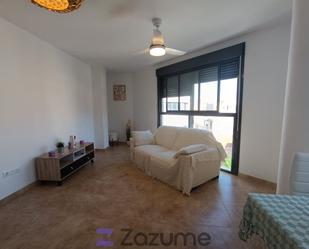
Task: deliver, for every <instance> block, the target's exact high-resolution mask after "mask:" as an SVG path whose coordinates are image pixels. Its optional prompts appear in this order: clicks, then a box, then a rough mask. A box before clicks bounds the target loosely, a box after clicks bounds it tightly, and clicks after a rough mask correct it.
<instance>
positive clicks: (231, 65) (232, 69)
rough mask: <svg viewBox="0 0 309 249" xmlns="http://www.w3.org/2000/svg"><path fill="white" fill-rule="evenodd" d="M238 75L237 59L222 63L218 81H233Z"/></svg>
mask: <svg viewBox="0 0 309 249" xmlns="http://www.w3.org/2000/svg"><path fill="white" fill-rule="evenodd" d="M238 75H239V58H237V59H234V60H231V61H228V62H223V63H222V64H221V67H220V79H221V80H226V79H233V78H237V77H238Z"/></svg>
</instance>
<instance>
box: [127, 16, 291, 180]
mask: <svg viewBox="0 0 309 249" xmlns="http://www.w3.org/2000/svg"><path fill="white" fill-rule="evenodd" d="M289 38H290V21H289V20H285V21H283V22H281V23H280V24H278V23H277V24H275V25H273V26H270V27H267V28H265V29H263V30H259V31H256V32H254V33H250V34H247V35H244V36H241V37H238V38H235V39H233V40H230V41H227V42H223V43H220V44H216V45H214V46H212V47H209V48H206V49H203V50H200V51H197V52H194V53H190V54H187V55H185V56H183V57H179V58H177V59H174V60H172V61H168V62H165V63H161V64H159V65H157V68H159V67H162V66H166V65H169V64H173V63H176V62H178V61H181V60H185V59H188V58H192V57H195V56H198V55H201V54H206V53H209V52H212V51H215V50H218V49H221V48H224V47H227V46H231V45H234V44H238V43H240V42H246V57H245V73H244V74H245V75H244V77H245V80H244V94H243V113H242V114H243V117H242V134H241V136H242V137H241V151H240V165H239V170H240V172H241V173H244V174H247V175H252V176H255V177H258V178H262V179H265V180H268V181H272V182H276V178H277V168H278V167H277V166H278V157H279V145H280V140H281V128H282V115H283V104H284V92H285V81H286V72H287V61H288V51H289ZM133 79H134V84H133V89H134V123H135V127H136V128H137V129H155V127H156V125H157V119H156V117H157V116H156V115H157V111H156V106H157V94H156V86H157V82H156V77H155V68H154V67H149V68H146V69H143V70H141V71H138V72H136V73H135V74H134V76H133Z"/></svg>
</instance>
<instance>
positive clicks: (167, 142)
mask: <svg viewBox="0 0 309 249" xmlns="http://www.w3.org/2000/svg"><path fill="white" fill-rule="evenodd" d="M180 129H181V128H178V127H170V126H161V127H159V128H158V129H157V131H156V133H155V143H156V144H157V145H161V146H163V147H165V148H167V149H171V148H172V146H173V144H174V142H175V139H176V137H177V136H178V132H179V130H180Z"/></svg>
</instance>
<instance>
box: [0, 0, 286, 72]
mask: <svg viewBox="0 0 309 249" xmlns="http://www.w3.org/2000/svg"><path fill="white" fill-rule="evenodd" d="M290 10H291V0H190V1H189V0H85V1H84V4H83V5H82V7H81V8H80V9H79V10H77V11H75V12H72V13H70V14H57V13H53V12H49V11H46V10H44V9H41V8H38V7H36V6H34V5H33V4H31V3H30V0H1V2H0V16H2V17H4V18H5V19H7V20H9V21H10V22H12V23H14V24H16V25H17V26H19V27H21V28H23V29H25V30H27V31H29V32H31V33H33V34H35V35H36V36H38V37H40V38H41V39H43V40H46V41H48V42H49V43H51V44H53V45H54V46H56V47H58V48H60V49H62V50H64V51H66V52H68V53H69V54H72V55H74V56H77V57H79V58H81V59H82V60H84V61H86V62H88V63H91V64H102V65H104V66H106V67H107V68H108V69H110V70H114V71H133V70H137V69H138V68H141V67H144V66H146V65H150V64H155V63H157V62H159V61H164V60H168V59H171V58H172V57H171V56H164V57H161V58H154V57H150V56H149V55H146V54H144V55H140V54H137V52H138V51H140V50H143V49H145V48H146V47H148V46H149V42H150V39H151V36H152V24H151V18H152V17H155V16H157V17H160V18H162V20H163V23H162V27H161V31H162V32H163V35H164V38H165V41H166V45H167V46H169V47H172V48H176V49H180V50H183V51H187V52H190V51H195V50H197V49H200V48H203V47H205V46H207V45H210V44H213V43H214V42H218V41H222V40H225V39H228V38H230V37H233V36H236V35H239V34H242V33H246V32H249V31H252V30H255V29H257V28H259V27H261V26H264V25H267V23H270V22H272V21H274V20H276V19H280V18H281V17H282V16H288V15H289V13H290Z"/></svg>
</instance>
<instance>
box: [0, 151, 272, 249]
mask: <svg viewBox="0 0 309 249" xmlns="http://www.w3.org/2000/svg"><path fill="white" fill-rule="evenodd" d="M274 191H275V189H274V185H273V184H269V183H265V182H263V181H260V180H257V179H253V178H251V177H244V176H239V177H235V176H232V175H229V174H226V173H222V174H221V175H220V178H219V180H214V181H211V182H208V183H206V184H204V185H202V186H200V187H199V188H197V189H195V190H194V191H193V192H192V193H191V196H190V197H187V196H183V195H182V194H181V193H180V192H178V191H177V190H174V189H173V188H171V187H169V186H167V185H165V184H163V183H161V182H159V181H158V180H155V179H152V178H150V177H148V176H146V175H144V174H143V173H142V172H141V171H139V170H138V169H136V167H134V165H133V164H132V163H130V161H129V151H128V148H127V147H126V146H117V147H113V148H112V149H110V150H108V151H105V152H102V151H100V152H97V158H96V162H95V163H94V165H93V166H91V165H87V166H86V167H84V168H83V169H82V170H81V171H79V172H78V173H77V174H75V175H73V176H72V177H71V178H69V179H68V180H67V181H66V182H64V184H63V186H61V187H57V186H55V184H44V185H37V186H35V187H33V188H31V189H30V190H28V191H27V192H25V193H23V194H22V195H20V196H18V197H17V198H14V199H12V200H10V201H8V202H5V203H4V204H2V205H1V206H0V248H1V249H11V248H12V249H13V248H14V249H15V248H23V249H36V248H44V249H47V248H81V249H88V248H89V249H91V248H98V247H97V246H96V241H97V240H98V239H99V238H103V237H104V236H103V235H99V234H96V229H97V228H111V229H113V233H112V235H111V236H110V237H109V236H105V239H106V240H108V239H109V240H112V241H113V242H114V246H113V248H190V249H191V248H235V249H242V248H256V249H260V248H263V245H262V242H261V241H260V240H258V239H254V240H252V241H250V242H249V243H244V242H242V241H240V240H239V239H238V235H237V233H238V225H239V221H240V217H241V213H242V207H243V205H244V203H245V201H246V197H247V194H248V193H249V192H267V193H273V192H274ZM125 228H127V229H132V230H133V232H132V234H131V235H130V237H129V240H128V242H130V243H131V242H133V244H134V243H135V242H136V243H135V244H139V243H141V244H143V243H148V245H143V246H137V245H131V246H122V245H121V241H122V240H123V238H124V237H125V233H124V231H122V229H125ZM139 232H141V233H142V234H138V233H139ZM181 232H182V233H187V232H191V233H193V235H194V236H198V235H199V234H200V233H202V232H207V233H208V234H209V235H210V236H211V240H210V244H209V245H208V246H206V247H205V246H201V245H200V244H199V243H198V242H197V243H196V246H194V245H192V244H193V240H192V237H193V236H191V237H190V238H189V239H188V241H187V246H184V241H183V240H182V238H181V236H180V237H178V239H177V240H176V242H177V243H176V244H177V245H175V244H174V245H172V246H164V245H160V246H159V245H157V246H150V245H149V244H150V242H151V241H150V240H151V239H152V238H153V236H155V235H149V233H162V234H163V235H162V236H163V239H165V241H167V242H168V239H169V236H170V233H173V234H174V235H175V234H176V233H181ZM146 235H147V240H148V241H146V237H145V236H146ZM134 239H136V241H135V242H134ZM174 242H175V240H174ZM154 243H156V244H160V239H159V237H158V238H157V239H156V240H155V242H154Z"/></svg>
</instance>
